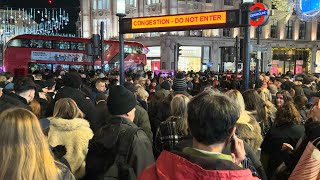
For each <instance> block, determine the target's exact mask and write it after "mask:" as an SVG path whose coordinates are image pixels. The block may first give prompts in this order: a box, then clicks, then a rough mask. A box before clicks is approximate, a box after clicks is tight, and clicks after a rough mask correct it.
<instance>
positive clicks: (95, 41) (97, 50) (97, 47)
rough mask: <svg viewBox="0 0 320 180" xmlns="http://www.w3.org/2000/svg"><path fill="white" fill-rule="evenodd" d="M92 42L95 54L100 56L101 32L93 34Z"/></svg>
mask: <svg viewBox="0 0 320 180" xmlns="http://www.w3.org/2000/svg"><path fill="white" fill-rule="evenodd" d="M91 43H92V47H93V55H94V56H99V55H100V52H101V51H100V48H101V38H100V35H99V34H93V35H92V38H91Z"/></svg>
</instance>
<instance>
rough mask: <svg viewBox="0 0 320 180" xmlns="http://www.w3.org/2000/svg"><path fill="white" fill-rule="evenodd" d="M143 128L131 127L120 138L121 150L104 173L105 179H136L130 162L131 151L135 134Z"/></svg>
mask: <svg viewBox="0 0 320 180" xmlns="http://www.w3.org/2000/svg"><path fill="white" fill-rule="evenodd" d="M140 129H141V128H129V129H127V130H126V131H125V132H124V133H123V136H122V137H121V139H120V140H119V142H120V143H119V150H118V154H117V156H116V158H115V161H114V163H113V164H112V165H111V167H110V168H109V169H108V170H107V171H106V172H105V173H104V175H103V177H102V179H103V180H117V179H119V180H136V179H137V175H136V173H135V171H134V169H133V168H132V167H131V166H130V165H129V164H128V156H129V151H130V149H131V146H132V142H133V138H134V135H135V134H136V133H137V131H138V130H140Z"/></svg>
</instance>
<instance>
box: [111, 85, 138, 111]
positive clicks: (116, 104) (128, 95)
mask: <svg viewBox="0 0 320 180" xmlns="http://www.w3.org/2000/svg"><path fill="white" fill-rule="evenodd" d="M107 105H108V109H109V111H110V113H111V114H112V115H121V114H126V113H128V112H130V111H131V110H132V109H133V108H134V107H135V106H136V105H137V102H136V98H135V96H134V95H133V93H132V92H130V91H129V90H128V89H126V88H125V87H123V86H112V87H111V88H110V92H109V97H108V100H107Z"/></svg>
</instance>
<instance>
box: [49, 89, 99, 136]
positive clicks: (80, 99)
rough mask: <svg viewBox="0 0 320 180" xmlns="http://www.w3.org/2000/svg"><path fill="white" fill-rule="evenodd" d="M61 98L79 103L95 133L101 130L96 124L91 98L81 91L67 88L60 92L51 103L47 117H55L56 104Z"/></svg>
mask: <svg viewBox="0 0 320 180" xmlns="http://www.w3.org/2000/svg"><path fill="white" fill-rule="evenodd" d="M61 98H71V99H73V100H74V101H75V102H76V103H77V105H78V107H79V109H80V110H81V111H82V112H83V113H84V114H85V117H84V118H85V119H86V120H88V121H89V123H90V127H91V129H92V131H93V132H95V131H96V130H97V129H98V128H99V127H98V125H97V122H96V121H97V114H96V109H95V106H94V104H93V102H92V101H91V100H90V98H89V97H87V96H86V95H85V93H83V92H82V91H81V90H79V89H75V88H71V87H67V86H65V87H63V88H61V89H59V90H58V92H57V94H56V95H55V98H54V100H53V101H51V103H50V105H49V106H48V109H47V117H50V116H52V115H53V109H54V104H55V103H56V102H57V101H58V100H59V99H61Z"/></svg>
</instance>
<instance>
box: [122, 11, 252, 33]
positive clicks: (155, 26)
mask: <svg viewBox="0 0 320 180" xmlns="http://www.w3.org/2000/svg"><path fill="white" fill-rule="evenodd" d="M121 23H122V26H123V28H122V31H123V33H143V32H164V31H183V30H186V29H188V30H197V29H218V28H233V27H240V26H245V25H246V24H248V22H246V24H244V23H243V21H242V20H241V11H240V10H226V11H212V12H203V13H192V14H177V15H169V16H152V17H138V18H124V19H123V20H122V22H121Z"/></svg>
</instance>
